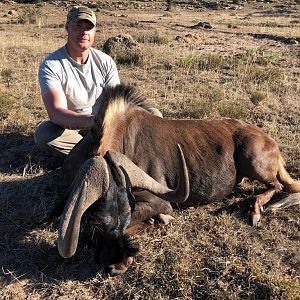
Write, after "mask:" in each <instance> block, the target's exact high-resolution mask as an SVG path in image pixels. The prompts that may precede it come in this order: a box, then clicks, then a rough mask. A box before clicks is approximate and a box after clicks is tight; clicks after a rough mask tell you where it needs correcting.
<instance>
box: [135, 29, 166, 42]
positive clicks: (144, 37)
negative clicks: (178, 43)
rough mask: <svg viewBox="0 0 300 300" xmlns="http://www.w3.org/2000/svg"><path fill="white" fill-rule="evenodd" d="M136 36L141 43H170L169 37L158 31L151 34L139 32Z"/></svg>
mask: <svg viewBox="0 0 300 300" xmlns="http://www.w3.org/2000/svg"><path fill="white" fill-rule="evenodd" d="M135 38H136V40H137V41H138V42H139V43H150V44H157V45H166V44H168V43H169V38H168V37H167V36H162V35H161V34H160V33H159V32H157V31H155V32H153V33H150V34H139V35H137V36H135Z"/></svg>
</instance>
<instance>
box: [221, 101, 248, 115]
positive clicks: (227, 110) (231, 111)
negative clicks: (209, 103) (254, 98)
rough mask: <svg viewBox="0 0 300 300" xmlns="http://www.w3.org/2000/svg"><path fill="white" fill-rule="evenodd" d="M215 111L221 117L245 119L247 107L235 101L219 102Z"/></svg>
mask: <svg viewBox="0 0 300 300" xmlns="http://www.w3.org/2000/svg"><path fill="white" fill-rule="evenodd" d="M217 109H218V111H219V113H220V115H221V116H222V117H227V118H235V119H245V118H246V116H247V112H248V110H247V107H245V106H244V105H242V104H241V103H238V102H235V101H220V102H219V103H218V105H217Z"/></svg>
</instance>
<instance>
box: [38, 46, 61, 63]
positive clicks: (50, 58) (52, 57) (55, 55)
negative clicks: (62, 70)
mask: <svg viewBox="0 0 300 300" xmlns="http://www.w3.org/2000/svg"><path fill="white" fill-rule="evenodd" d="M65 57H66V50H65V46H63V47H61V48H59V49H57V50H55V51H54V52H52V53H50V54H49V55H47V56H46V58H45V59H44V61H43V62H42V64H49V63H50V64H52V63H55V62H59V61H61V60H62V59H63V58H65Z"/></svg>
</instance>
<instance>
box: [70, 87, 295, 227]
mask: <svg viewBox="0 0 300 300" xmlns="http://www.w3.org/2000/svg"><path fill="white" fill-rule="evenodd" d="M142 100H143V99H142V98H141V97H140V96H139V95H136V94H135V91H134V89H132V88H130V87H128V86H123V85H120V86H117V87H116V88H112V89H108V90H107V91H106V93H105V95H104V102H103V104H102V106H101V107H100V109H99V114H98V116H97V119H96V125H95V126H94V128H92V131H91V132H92V135H91V137H90V140H91V141H92V142H86V141H82V143H86V147H85V148H88V147H90V149H91V153H93V154H94V155H104V154H105V152H106V151H108V150H116V151H119V152H121V153H123V154H125V155H126V156H127V157H128V158H130V159H131V160H132V161H133V162H134V163H135V164H137V165H138V166H139V167H140V168H142V169H143V170H144V171H146V172H147V173H148V174H149V175H151V176H152V177H153V178H155V179H156V180H158V181H160V182H161V183H163V184H167V185H168V186H169V187H170V188H175V187H176V182H177V178H178V162H177V155H176V144H180V145H181V148H182V150H183V153H184V155H185V159H186V162H187V166H188V170H189V176H190V182H191V188H190V197H189V199H188V200H187V201H186V202H185V203H183V204H182V205H181V206H182V207H187V206H197V205H202V204H205V203H209V202H212V201H217V200H221V199H223V198H224V197H226V196H227V195H228V194H229V193H230V192H231V191H232V189H233V187H234V186H235V185H236V183H238V182H239V181H241V180H242V178H244V177H247V178H249V179H253V180H259V181H261V182H263V183H265V184H266V185H267V186H268V187H269V190H267V191H266V192H265V193H263V194H262V195H258V196H257V200H256V202H255V204H254V206H253V210H252V215H253V218H254V219H255V218H257V216H258V218H259V215H260V210H262V206H263V205H264V204H265V203H267V202H268V201H269V200H270V199H271V197H272V196H273V195H274V194H276V193H278V192H279V191H280V190H281V189H282V185H283V186H284V187H285V188H286V189H288V190H289V191H291V192H299V191H300V183H299V182H297V181H295V180H294V179H292V178H291V177H290V175H289V174H288V172H287V171H286V170H285V168H284V163H283V160H282V157H281V155H280V151H279V148H278V145H277V143H276V142H275V141H274V140H273V139H272V138H271V137H269V136H268V135H267V134H266V133H264V132H263V131H262V130H261V129H260V128H258V127H257V126H254V125H251V124H248V123H246V122H243V121H239V120H234V119H227V118H224V119H219V120H170V119H162V118H159V117H156V116H154V115H152V114H151V113H149V112H148V111H147V107H146V106H145V105H144V104H143V102H142ZM79 152H80V151H77V153H76V151H74V152H73V153H72V152H71V156H77V155H79V156H80V155H81V154H80V153H79ZM151 201H153V202H155V205H152V204H150V203H151ZM139 203H143V204H140V205H139ZM145 203H147V204H148V206H147V205H145ZM169 212H170V206H169V204H168V205H166V204H165V201H163V200H158V199H155V196H151V197H149V199H147V200H145V199H140V198H139V199H138V201H137V205H136V209H135V212H134V213H133V220H132V224H134V223H136V222H138V221H143V220H146V219H147V218H149V217H151V216H155V215H157V214H159V213H169Z"/></svg>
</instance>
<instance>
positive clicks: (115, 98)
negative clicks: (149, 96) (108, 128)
mask: <svg viewBox="0 0 300 300" xmlns="http://www.w3.org/2000/svg"><path fill="white" fill-rule="evenodd" d="M98 101H99V109H98V113H97V115H96V117H95V126H94V127H93V128H92V129H91V132H92V135H93V137H94V138H93V141H100V140H101V137H102V136H103V132H104V127H105V123H108V122H109V121H111V119H112V118H113V117H114V116H115V115H116V114H117V113H125V111H126V110H127V109H128V108H129V107H131V108H132V107H134V106H135V107H136V108H141V109H144V110H146V111H149V112H150V111H151V110H150V107H149V106H148V105H147V104H146V103H145V102H144V101H145V97H144V96H143V95H142V94H141V93H140V92H138V91H137V90H136V89H135V88H134V87H133V86H129V85H125V84H118V85H117V86H115V87H105V88H104V90H103V92H102V94H101V96H100V98H99V99H98Z"/></svg>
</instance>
